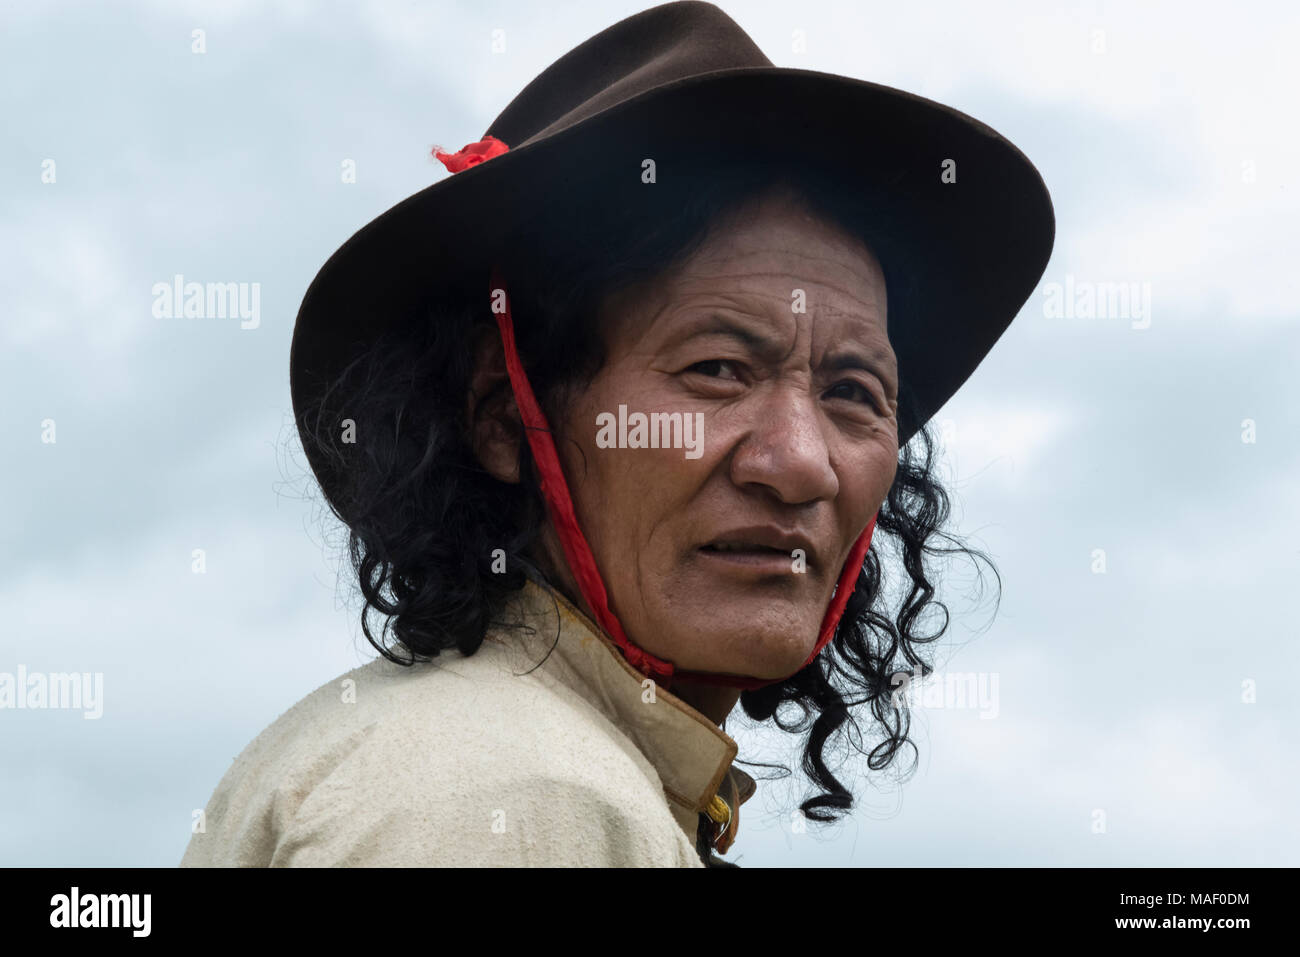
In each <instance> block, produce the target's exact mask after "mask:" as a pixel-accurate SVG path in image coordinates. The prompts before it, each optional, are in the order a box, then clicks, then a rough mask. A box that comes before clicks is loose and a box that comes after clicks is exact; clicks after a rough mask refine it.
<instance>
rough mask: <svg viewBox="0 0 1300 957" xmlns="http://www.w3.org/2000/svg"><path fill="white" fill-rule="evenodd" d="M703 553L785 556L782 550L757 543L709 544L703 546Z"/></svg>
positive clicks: (784, 551)
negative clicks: (752, 553) (750, 553)
mask: <svg viewBox="0 0 1300 957" xmlns="http://www.w3.org/2000/svg"><path fill="white" fill-rule="evenodd" d="M703 549H704V550H705V551H710V552H732V553H747V552H754V553H761V554H766V555H771V554H776V555H785V554H787V553H786V550H785V549H784V548H775V547H773V546H771V545H760V544H758V543H757V542H709V544H707V545H705V546H703Z"/></svg>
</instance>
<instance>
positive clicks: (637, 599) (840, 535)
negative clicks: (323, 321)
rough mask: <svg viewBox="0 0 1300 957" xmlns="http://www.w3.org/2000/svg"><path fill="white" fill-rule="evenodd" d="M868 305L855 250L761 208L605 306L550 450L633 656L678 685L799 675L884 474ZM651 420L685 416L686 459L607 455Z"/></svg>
mask: <svg viewBox="0 0 1300 957" xmlns="http://www.w3.org/2000/svg"><path fill="white" fill-rule="evenodd" d="M885 301H886V300H885V284H884V276H883V274H882V272H881V269H880V266H879V264H878V262H877V261H876V259H875V257H874V256H873V255H872V254H871V253H870V252H869V251H868V250H867V249H866V248H865V247H864V246H862V245H861V244H860V243H858V242H857V241H856V240H854V239H852V238H851V237H849V236H847V235H845V234H843V233H841V232H839V231H838V229H836V228H835V227H833V226H831V225H830V224H828V223H826V222H825V221H823V220H821V219H819V218H815V217H814V216H813V215H812V214H810V213H808V212H807V211H805V209H804V208H803V207H802V206H801V205H798V204H797V203H796V202H795V201H793V200H791V199H789V198H786V197H784V196H781V195H776V194H769V195H767V196H766V197H764V198H763V199H762V200H760V201H758V202H756V203H753V204H751V205H750V206H749V207H747V208H746V209H745V211H744V214H743V215H742V216H740V217H738V218H735V219H733V220H731V221H729V223H728V224H727V225H725V226H722V227H720V228H719V229H718V230H717V231H715V232H714V233H713V234H712V236H711V237H710V238H709V240H708V241H707V242H706V243H705V244H704V245H703V246H702V247H701V248H700V249H699V250H698V251H697V252H696V254H695V255H694V256H692V257H691V258H690V259H689V260H688V261H687V262H686V263H685V264H684V266H682V267H681V268H680V269H678V270H677V271H675V272H673V273H672V274H670V275H668V276H666V277H664V278H662V279H661V281H659V282H658V283H657V284H656V285H655V286H654V287H653V288H650V289H640V290H637V292H636V294H635V295H634V296H630V295H625V296H623V297H622V298H621V299H617V300H614V301H612V302H611V303H609V304H608V305H609V310H608V313H609V314H608V315H607V316H606V317H605V320H604V335H605V341H606V348H607V355H608V361H607V363H606V365H605V366H604V368H603V369H602V370H601V371H600V373H599V374H598V375H597V377H596V379H595V380H594V381H593V382H592V383H591V385H590V387H589V388H588V389H587V390H586V391H585V392H583V393H582V394H581V395H577V396H575V397H573V398H572V399H571V400H570V404H569V406H568V409H567V414H566V415H565V416H564V418H563V422H564V425H563V427H562V429H561V430H560V431H561V435H560V436H559V437H558V440H557V443H556V444H557V449H558V451H559V454H560V456H561V459H562V461H563V463H564V469H565V474H566V477H567V478H568V480H569V484H570V491H571V492H572V496H573V501H574V508H575V509H576V511H577V516H578V520H579V522H580V523H581V526H582V529H583V532H584V533H585V535H586V537H587V540H588V542H589V543H590V545H591V548H592V552H593V554H594V555H595V558H596V563H597V565H598V567H599V569H600V572H601V575H602V577H603V578H604V581H605V585H606V588H607V589H608V591H609V596H610V604H611V606H612V608H613V610H614V612H615V614H617V615H618V617H619V619H620V621H621V622H622V623H623V627H624V629H625V630H626V631H627V634H628V637H629V638H630V639H631V640H632V641H633V642H635V643H636V644H638V645H640V646H641V647H642V648H644V649H645V650H647V651H649V652H651V653H652V654H654V655H657V656H659V657H661V658H664V659H667V660H668V661H671V662H673V663H674V664H675V665H676V667H677V668H678V669H685V670H694V671H708V672H725V673H731V674H743V675H750V676H753V677H758V678H780V677H784V676H786V675H788V674H790V673H792V672H794V671H796V670H798V668H799V667H800V666H801V665H802V664H803V662H804V661H805V660H806V659H807V657H808V655H809V654H810V653H811V652H812V649H813V647H814V645H815V643H816V640H817V635H818V630H819V627H820V625H821V622H822V618H823V616H824V615H825V613H826V609H827V606H828V605H829V604H830V601H831V595H832V592H833V590H834V587H835V584H836V581H837V579H838V577H839V574H840V570H841V568H842V567H843V565H844V562H845V560H846V559H847V557H848V554H849V550H850V548H851V547H852V545H853V543H854V541H855V539H856V538H857V537H858V535H859V534H860V533H861V531H862V530H863V529H864V528H865V526H866V524H867V522H868V521H869V520H870V518H871V516H872V514H873V513H875V512H876V510H877V509H879V507H880V505H881V503H882V502H883V501H884V499H885V496H886V494H887V493H888V491H889V488H890V485H891V484H892V482H893V479H894V473H895V470H896V468H897V460H898V418H897V414H898V369H897V361H896V358H895V356H894V352H893V349H892V348H891V347H890V344H889V339H888V335H887V332H886V315H885ZM620 406H624V407H626V408H625V412H624V416H623V418H624V420H625V421H627V422H628V423H629V427H628V429H627V431H626V432H625V433H624V436H625V439H620V437H619V431H620V429H619V426H618V425H617V422H618V420H619V418H620V412H619V407H620ZM656 412H657V413H669V414H672V413H677V414H678V421H680V422H682V423H683V424H684V423H685V422H686V421H687V420H689V422H690V424H691V426H692V431H691V433H690V435H689V437H690V440H691V442H693V443H694V447H693V448H686V447H681V446H684V445H685V444H686V442H685V440H686V438H687V436H686V435H685V434H684V433H682V432H680V431H679V432H676V433H673V434H674V435H675V436H676V437H678V438H680V439H681V446H679V447H676V448H646V447H642V448H632V447H610V445H611V444H613V445H618V444H619V443H620V442H622V443H623V444H624V445H625V446H626V445H631V444H633V443H634V442H636V441H637V439H638V436H637V435H636V432H635V421H636V420H635V419H633V418H632V417H633V415H634V413H641V414H643V415H645V417H646V419H647V420H648V419H650V416H651V413H656ZM697 423H698V424H700V425H702V434H697V433H696V431H695V426H696V424H697ZM648 432H649V429H647V430H646V433H647V436H646V441H647V442H648V441H649V439H648ZM661 436H662V433H661ZM661 444H662V443H661ZM688 453H689V454H688ZM551 543H552V544H551V548H552V549H553V550H554V551H555V552H556V554H558V548H557V547H556V546H555V545H554V539H553V537H552V538H551ZM800 552H801V553H802V556H803V557H802V560H800Z"/></svg>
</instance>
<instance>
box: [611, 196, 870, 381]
mask: <svg viewBox="0 0 1300 957" xmlns="http://www.w3.org/2000/svg"><path fill="white" fill-rule="evenodd" d="M729 312H730V313H736V314H739V315H741V316H744V317H746V318H747V319H749V320H750V321H753V322H756V323H759V324H768V325H772V326H775V327H776V328H774V329H773V330H772V332H773V333H774V334H778V335H779V334H781V332H782V327H784V328H785V331H786V332H787V333H789V334H793V333H794V330H795V328H796V327H797V326H799V325H803V326H805V327H806V329H807V331H808V333H810V334H811V335H812V336H813V338H814V339H819V340H826V339H828V338H848V339H853V340H858V341H859V342H860V343H861V345H863V346H864V347H866V348H869V349H871V350H872V351H874V352H876V353H880V354H885V355H887V358H888V360H889V361H890V362H892V361H893V349H892V347H891V345H890V342H889V336H888V314H887V290H886V285H885V276H884V272H883V269H882V267H881V264H880V262H879V260H878V259H877V258H876V256H875V254H874V253H873V251H872V250H871V249H870V247H869V246H868V245H867V244H866V243H865V242H864V241H862V239H860V238H859V237H857V236H854V235H852V234H851V233H849V232H847V231H846V230H844V229H843V228H842V227H840V226H839V225H838V224H836V223H834V222H831V221H830V220H828V219H826V218H825V217H823V216H821V215H819V214H817V213H816V212H814V211H813V210H812V209H811V208H810V207H809V206H808V205H807V204H806V203H805V202H804V201H803V200H802V198H801V197H799V196H798V195H797V194H795V193H792V192H790V191H789V190H787V189H784V188H776V189H772V190H768V191H766V192H764V193H763V194H761V195H759V196H756V197H753V198H752V199H750V200H749V201H748V202H746V203H744V204H743V205H742V206H740V207H738V208H737V209H735V210H733V211H731V212H729V213H728V214H726V215H724V216H722V217H719V218H718V219H716V220H715V221H714V222H713V223H711V224H710V227H709V230H708V232H707V233H706V234H705V236H704V237H703V238H702V240H701V241H700V243H699V244H698V245H697V246H696V247H695V248H694V249H693V250H692V251H691V252H690V253H689V254H688V255H686V256H685V257H684V258H683V259H681V260H680V261H679V262H677V263H675V264H673V265H672V266H670V267H668V268H666V269H665V270H663V271H661V272H660V273H659V274H657V275H656V276H654V277H652V278H651V279H649V280H647V281H645V282H642V283H640V284H638V285H637V286H636V287H635V288H628V289H625V290H622V291H621V292H620V293H619V294H616V295H615V296H613V297H610V299H609V300H607V302H606V308H605V310H604V313H605V315H604V320H605V323H606V324H607V325H608V331H607V333H606V335H607V339H610V340H611V341H618V340H623V341H627V340H628V338H629V337H630V338H631V339H632V340H634V341H644V340H645V339H646V338H647V337H650V338H659V337H660V336H661V335H662V334H665V333H667V332H669V331H670V330H668V329H666V328H661V327H663V326H664V325H665V324H667V325H668V326H671V327H672V329H673V330H676V329H677V328H678V327H681V326H684V325H687V324H688V322H687V320H688V319H691V318H697V319H698V318H700V316H697V315H695V314H697V313H722V314H726V313H729ZM824 347H825V343H824V342H823V344H822V345H821V346H815V348H819V349H820V348H824Z"/></svg>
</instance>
